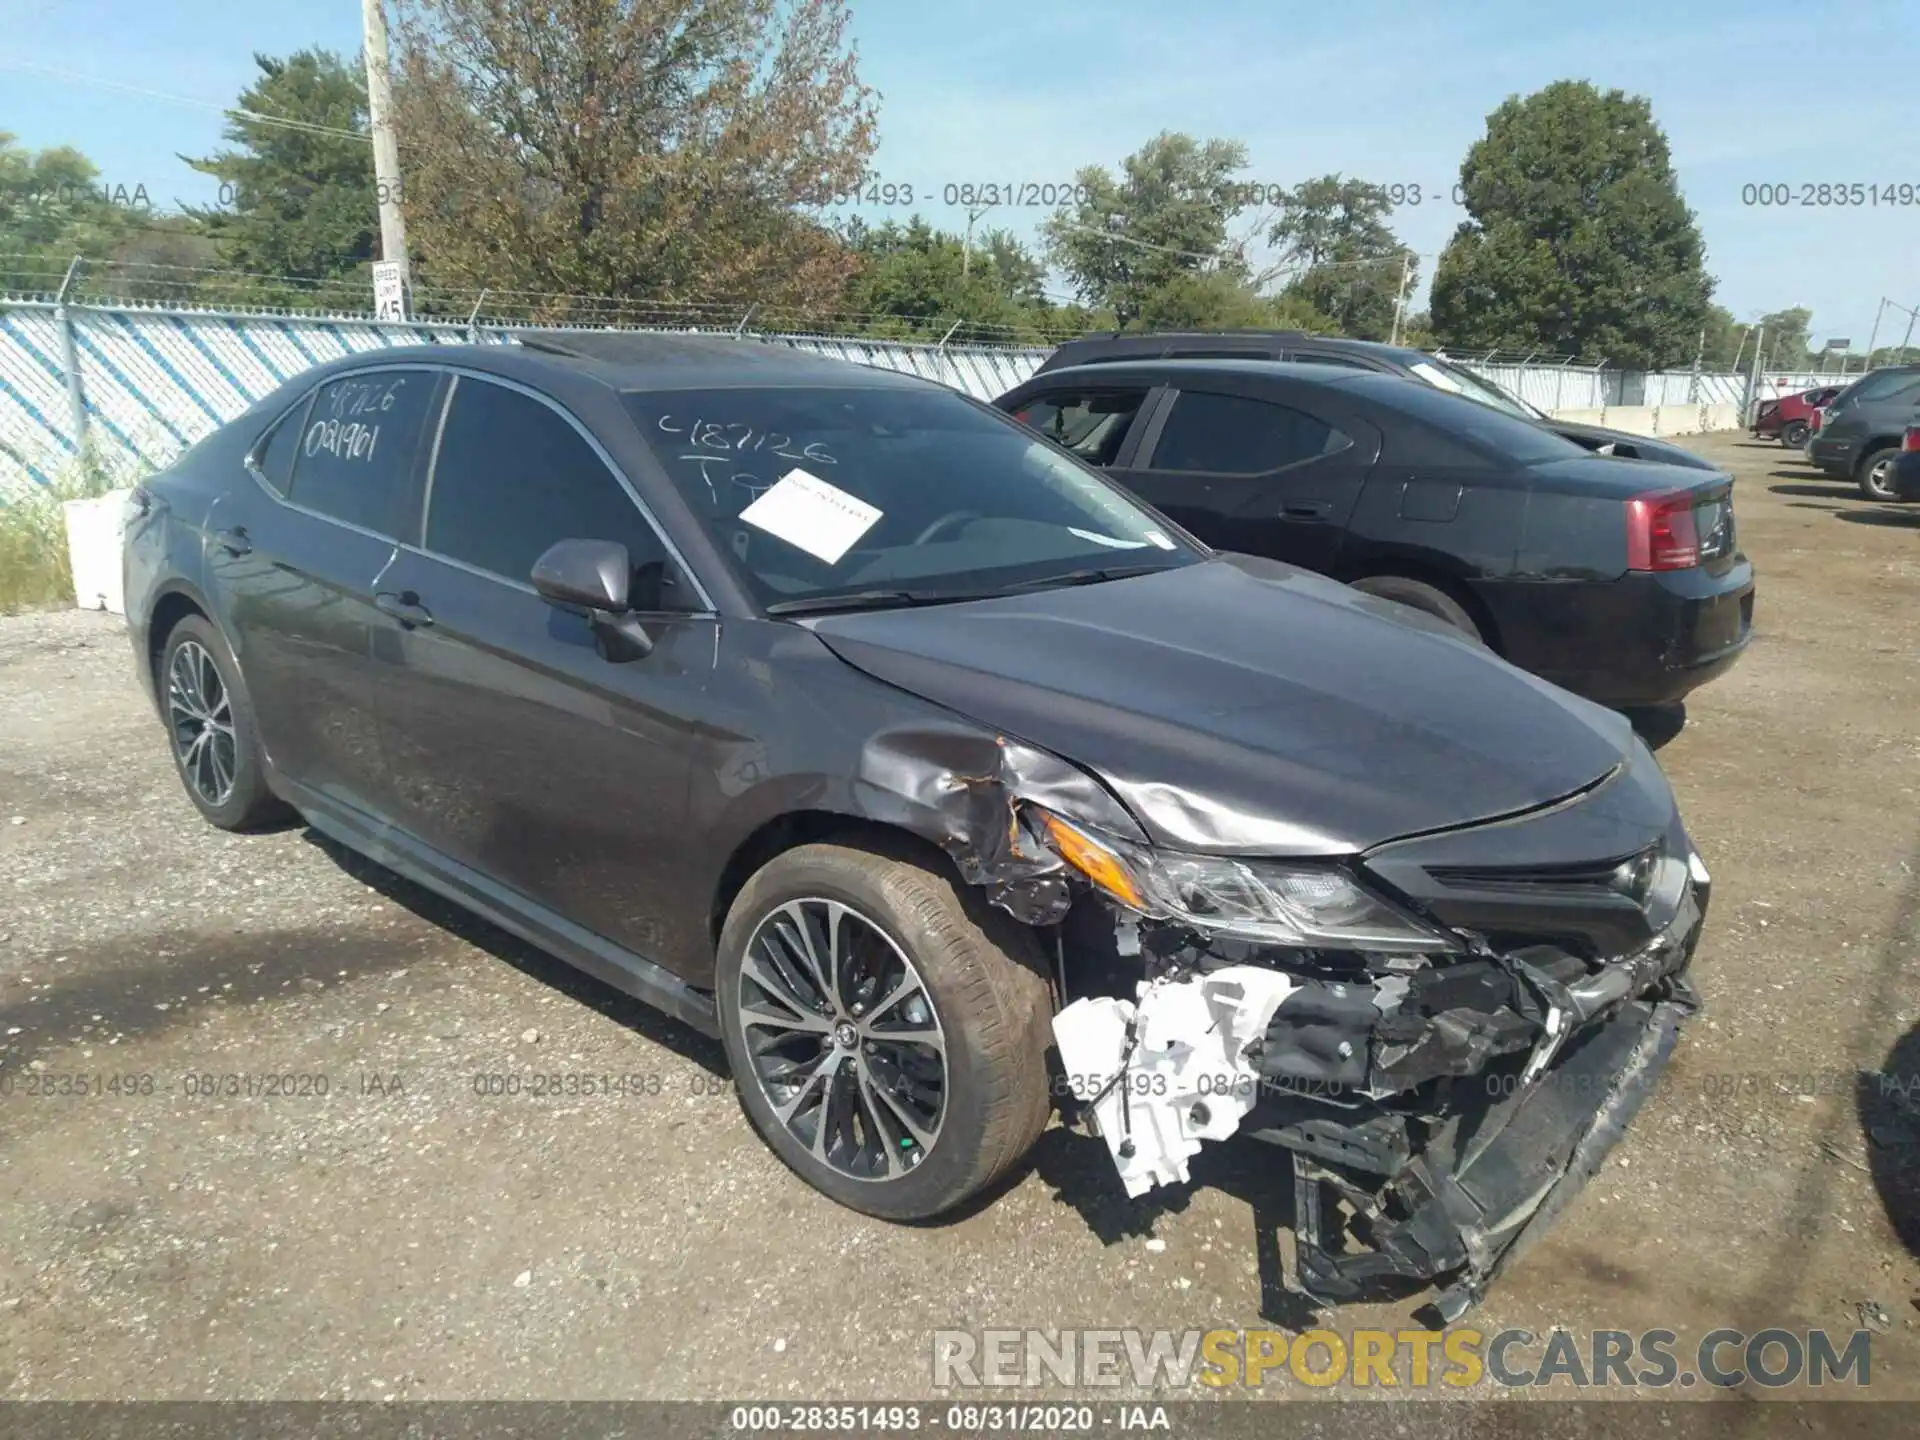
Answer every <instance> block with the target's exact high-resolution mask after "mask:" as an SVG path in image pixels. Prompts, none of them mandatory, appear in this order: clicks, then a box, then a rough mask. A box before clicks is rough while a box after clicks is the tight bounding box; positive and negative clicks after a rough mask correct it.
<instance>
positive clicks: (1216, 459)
mask: <svg viewBox="0 0 1920 1440" xmlns="http://www.w3.org/2000/svg"><path fill="white" fill-rule="evenodd" d="M1351 444H1353V441H1352V439H1351V438H1350V437H1348V436H1346V435H1344V434H1342V433H1341V432H1340V431H1338V430H1336V429H1334V428H1333V427H1332V426H1331V425H1329V424H1328V423H1327V422H1326V421H1324V420H1322V419H1319V418H1318V417H1317V416H1313V415H1308V414H1306V413H1305V412H1304V411H1300V410H1294V409H1291V408H1289V407H1288V406H1285V405H1275V404H1273V403H1272V402H1270V401H1266V400H1252V399H1248V398H1247V397H1245V396H1242V395H1214V394H1210V393H1208V392H1207V391H1204V390H1183V391H1181V392H1180V397H1179V398H1178V399H1177V400H1175V401H1174V402H1173V413H1172V414H1171V415H1169V416H1168V417H1167V423H1166V426H1165V428H1164V429H1162V430H1161V432H1160V442H1159V444H1158V445H1156V446H1155V447H1154V452H1153V465H1152V468H1153V469H1155V470H1181V471H1197V472H1202V473H1207V474H1215V475H1261V474H1265V473H1266V472H1267V471H1269V470H1280V469H1284V468H1285V467H1286V466H1289V465H1298V464H1301V463H1302V462H1303V461H1307V460H1314V459H1317V458H1319V457H1320V456H1322V455H1332V454H1334V453H1336V452H1337V451H1340V450H1344V449H1346V448H1347V447H1348V446H1349V445H1351Z"/></svg>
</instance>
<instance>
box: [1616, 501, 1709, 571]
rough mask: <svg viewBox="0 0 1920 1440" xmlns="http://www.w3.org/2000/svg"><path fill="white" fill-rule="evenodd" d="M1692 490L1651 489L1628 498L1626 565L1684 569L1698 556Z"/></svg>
mask: <svg viewBox="0 0 1920 1440" xmlns="http://www.w3.org/2000/svg"><path fill="white" fill-rule="evenodd" d="M1696 498H1697V497H1696V496H1695V493H1694V492H1693V491H1691V490H1652V491H1648V492H1647V493H1646V494H1644V495H1636V496H1634V497H1633V499H1631V500H1629V501H1627V568H1628V569H1629V570H1687V569H1691V568H1692V567H1693V566H1695V565H1698V564H1699V563H1700V559H1701V553H1700V552H1701V547H1700V527H1699V525H1698V523H1697V522H1696V521H1695V518H1694V513H1693V512H1694V505H1695V503H1696Z"/></svg>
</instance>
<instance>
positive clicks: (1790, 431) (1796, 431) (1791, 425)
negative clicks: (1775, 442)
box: [1780, 420, 1807, 450]
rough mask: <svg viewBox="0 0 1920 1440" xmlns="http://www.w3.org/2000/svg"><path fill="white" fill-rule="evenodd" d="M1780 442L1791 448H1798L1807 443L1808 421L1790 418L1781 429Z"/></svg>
mask: <svg viewBox="0 0 1920 1440" xmlns="http://www.w3.org/2000/svg"><path fill="white" fill-rule="evenodd" d="M1780 443H1781V444H1782V445H1784V446H1786V447H1787V448H1788V449H1789V450H1798V449H1799V448H1800V447H1801V446H1802V445H1804V444H1806V443H1807V422H1806V421H1804V420H1789V421H1788V422H1787V423H1786V425H1785V426H1784V427H1782V429H1781V431H1780Z"/></svg>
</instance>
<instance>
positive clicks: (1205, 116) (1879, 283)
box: [0, 0, 1920, 348]
mask: <svg viewBox="0 0 1920 1440" xmlns="http://www.w3.org/2000/svg"><path fill="white" fill-rule="evenodd" d="M852 10H853V28H854V35H855V39H856V41H857V42H858V44H859V47H860V54H861V70H862V75H863V77H864V78H865V79H866V81H867V82H868V83H869V84H871V85H873V86H874V87H875V88H877V89H878V90H879V91H880V92H881V95H882V102H881V109H880V133H881V142H880V149H879V152H878V154H877V156H876V157H875V161H874V169H875V170H876V171H877V172H878V173H879V174H880V175H881V176H883V177H885V178H886V179H888V180H892V181H895V182H904V183H907V184H912V185H913V186H914V187H915V189H916V192H918V193H920V194H926V193H929V192H930V193H931V196H932V199H933V202H934V203H933V204H931V205H929V206H923V207H922V208H923V209H924V212H925V213H926V214H927V215H928V216H929V218H932V219H934V220H936V221H937V222H939V223H944V224H948V225H957V222H958V221H959V219H960V215H959V213H958V211H956V210H953V209H949V208H948V207H945V206H943V205H942V204H941V203H939V202H940V191H941V188H942V187H943V186H944V185H946V184H948V183H955V184H958V183H962V182H966V181H974V182H981V181H995V180H998V181H1003V182H1004V181H1013V182H1019V183H1024V182H1028V181H1033V182H1047V181H1067V180H1070V179H1071V178H1072V175H1073V172H1074V170H1075V169H1077V168H1078V167H1079V166H1082V165H1086V164H1104V165H1109V166H1111V165H1114V164H1116V163H1117V162H1118V161H1119V160H1120V158H1121V157H1122V156H1124V155H1125V154H1127V153H1128V152H1130V151H1132V150H1134V149H1136V148H1138V146H1139V145H1140V144H1142V143H1143V142H1144V141H1146V140H1147V139H1149V138H1150V137H1151V136H1152V135H1153V134H1155V133H1156V132H1157V131H1159V130H1162V129H1173V130H1185V131H1188V132H1190V133H1192V134H1195V135H1199V136H1223V137H1232V138H1237V139H1240V140H1243V141H1245V142H1246V145H1247V147H1248V151H1249V155H1250V158H1251V162H1252V163H1251V165H1250V167H1249V169H1248V171H1247V173H1246V177H1245V178H1246V179H1248V180H1250V181H1257V182H1260V183H1262V184H1265V183H1274V184H1278V185H1282V186H1284V185H1290V184H1293V183H1296V182H1297V181H1300V180H1303V179H1307V178H1309V177H1311V176H1314V175H1319V174H1324V173H1326V172H1328V171H1340V172H1342V173H1344V174H1348V175H1356V176H1360V177H1362V178H1365V179H1368V180H1372V181H1375V182H1378V183H1382V184H1417V185H1420V186H1421V187H1423V189H1424V190H1426V191H1427V192H1428V198H1427V199H1426V200H1425V201H1424V203H1422V204H1421V205H1420V206H1418V207H1403V208H1402V209H1401V210H1400V211H1399V213H1398V215H1397V216H1396V218H1395V225H1396V228H1397V229H1398V231H1399V233H1400V235H1401V237H1402V238H1403V239H1404V240H1405V241H1406V242H1407V243H1408V244H1409V245H1411V246H1412V247H1413V248H1414V249H1416V250H1418V251H1421V252H1425V258H1424V259H1423V262H1422V263H1423V267H1424V268H1425V269H1427V270H1429V271H1430V270H1431V267H1432V257H1433V255H1434V254H1437V252H1438V251H1439V250H1440V248H1441V247H1442V246H1443V245H1444V244H1445V243H1446V240H1447V237H1448V236H1449V235H1450V234H1451V232H1452V229H1453V226H1454V225H1455V224H1456V223H1457V222H1458V221H1459V219H1460V218H1462V217H1461V213H1460V212H1459V211H1458V210H1456V209H1455V208H1454V207H1453V206H1452V205H1451V204H1450V203H1449V200H1448V195H1447V192H1448V191H1449V190H1450V188H1451V186H1452V185H1453V183H1454V181H1455V180H1456V179H1457V178H1458V171H1459V164H1460V160H1461V158H1462V156H1463V155H1464V154H1465V152H1466V149H1467V147H1468V146H1469V145H1470V144H1471V143H1472V142H1473V140H1474V139H1475V138H1476V137H1477V136H1478V135H1479V134H1480V133H1481V131H1482V127H1483V125H1484V122H1485V117H1486V114H1487V112H1488V111H1489V110H1491V109H1492V108H1493V107H1494V106H1496V105H1498V104H1499V103H1500V101H1501V100H1502V99H1504V98H1505V97H1506V96H1508V95H1510V94H1514V93H1524V92H1526V91H1530V90H1533V89H1536V88H1538V87H1539V86H1541V85H1544V84H1546V83H1548V82H1549V81H1552V80H1556V79H1561V78H1566V77H1574V78H1583V79H1590V80H1592V81H1594V82H1595V83H1596V84H1599V85H1602V86H1619V87H1621V88H1623V89H1626V90H1629V91H1632V92H1635V93H1638V94H1643V95H1647V96H1649V97H1650V98H1651V99H1652V101H1653V109H1654V115H1655V118H1656V119H1657V120H1658V121H1659V122H1660V123H1661V124H1662V125H1663V126H1664V127H1665V129H1666V131H1667V134H1668V137H1669V139H1670V140H1671V142H1672V147H1673V153H1674V159H1675V163H1676V166H1677V168H1678V170H1679V174H1680V182H1681V187H1682V190H1683V191H1684V193H1685V195H1686V198H1687V201H1688V203H1689V204H1690V205H1691V206H1692V207H1693V208H1694V210H1695V211H1696V212H1697V213H1698V215H1699V219H1700V224H1701V228H1702V231H1703V233H1704V235H1705V237H1706V243H1707V251H1708V266H1709V269H1710V270H1711V271H1712V272H1713V273H1714V274H1715V275H1716V276H1717V277H1718V280H1719V288H1718V291H1717V296H1716V298H1717V299H1718V300H1719V301H1720V302H1721V303H1722V304H1724V305H1726V306H1727V307H1728V308H1729V309H1730V310H1732V311H1733V312H1734V313H1735V314H1736V315H1737V316H1739V317H1740V318H1741V319H1743V320H1744V319H1749V318H1751V317H1753V316H1754V315H1757V314H1758V313H1760V312H1761V311H1764V310H1770V309H1776V308H1780V307H1783V306H1787V305H1795V304H1800V305H1807V306H1809V307H1811V308H1812V310H1813V312H1814V332H1815V337H1816V340H1823V339H1825V338H1827V337H1829V336H1846V337H1849V338H1851V339H1852V340H1853V342H1854V344H1855V346H1856V348H1864V346H1865V344H1866V338H1867V334H1868V331H1869V329H1870V328H1871V326H1872V324H1873V322H1874V317H1875V313H1876V310H1877V308H1878V306H1879V301H1880V298H1881V296H1883V295H1891V296H1892V297H1893V298H1894V299H1896V300H1898V301H1899V302H1900V303H1902V304H1905V305H1920V264H1916V256H1920V205H1914V206H1908V207H1906V208H1904V209H1902V208H1878V209H1865V210H1846V209H1838V208H1824V209H1823V208H1817V207H1816V208H1798V207H1795V208H1789V209H1780V208H1770V207H1763V206H1755V205H1750V204H1743V203H1742V187H1743V186H1745V185H1748V184H1754V183H1760V182H1779V183H1784V184H1787V185H1791V186H1794V187H1796V188H1797V187H1798V186H1799V185H1800V184H1802V183H1804V182H1821V181H1828V182H1845V183H1851V182H1856V181H1857V182H1862V183H1866V184H1887V183H1894V184H1901V183H1904V184H1906V185H1908V186H1909V187H1914V188H1920V102H1916V101H1915V99H1914V95H1913V87H1912V83H1911V78H1910V75H1909V74H1908V73H1907V68H1908V66H1909V64H1910V61H1911V58H1912V57H1913V55H1915V54H1916V53H1920V6H1917V5H1914V4H1913V3H1911V0H1853V3H1836V4H1826V3H1813V0H1797V3H1778V0H1746V3H1725V0H1685V3H1665V4H1654V3H1645V0H1612V3H1610V4H1608V5H1605V6H1593V5H1578V6H1575V5H1564V4H1563V5H1554V6H1549V5H1542V4H1539V3H1533V4H1521V3H1517V0H1478V3H1475V4H1472V5H1467V4H1433V3H1428V4H1406V3H1388V0H1377V3H1374V0H1342V3H1341V4H1339V5H1321V4H1315V5H1304V4H1298V3H1288V0H1264V3H1251V0H1249V3H1227V0H1185V3H1182V4H1177V5H1168V4H1166V3H1164V0H1045V3H1041V0H1024V3H1012V0H976V3H969V4H966V5H964V6H961V5H948V4H934V3H930V0H852ZM359 16H360V6H359V4H358V3H357V0H282V3H280V4H276V5H272V6H268V5H263V4H258V3H253V4H242V3H236V0H162V3H160V4H152V3H137V0H0V34H4V35H5V36H6V42H5V45H4V46H3V47H0V129H5V130H10V131H12V132H14V133H15V134H16V135H17V136H19V138H20V139H21V140H22V141H23V142H24V143H26V144H27V145H29V146H33V147H35V148H38V147H40V146H45V145H54V144H62V143H67V144H73V145H77V146H78V147H80V148H81V149H82V150H84V151H85V152H87V154H88V155H90V156H91V157H92V158H93V160H94V162H95V163H96V164H97V165H99V167H100V169H101V171H102V180H103V181H104V182H105V183H107V184H109V185H126V186H127V187H128V188H129V189H131V188H132V187H133V186H134V185H135V184H144V185H145V186H146V188H147V190H148V192H149V194H151V195H152V196H153V197H154V199H155V202H156V203H158V204H163V205H164V204H171V203H172V202H173V201H174V200H176V199H179V200H188V201H194V202H200V203H204V202H206V201H209V200H211V199H212V198H213V196H212V194H211V192H210V189H209V186H208V184H207V182H206V181H205V180H204V179H203V178H202V177H200V176H198V175H196V174H195V173H194V172H192V171H191V170H189V169H188V168H187V167H186V166H185V165H184V164H182V163H181V162H180V161H179V159H178V158H177V156H178V155H179V154H181V153H186V154H195V155H198V154H205V153H209V152H211V151H212V150H213V149H215V148H217V147H218V145H219V143H220V138H219V137H220V116H219V114H218V108H217V107H219V106H220V105H222V104H226V103H230V102H231V101H232V100H233V98H234V97H235V96H236V95H237V94H238V93H239V91H240V89H241V88H242V87H243V86H244V85H245V84H247V83H248V82H249V80H250V79H251V77H252V75H253V74H254V70H253V66H252V62H251V57H252V55H253V53H254V52H255V51H263V52H266V53H268V54H284V53H286V52H288V51H290V50H294V49H297V48H299V47H301V46H303V45H310V44H319V45H323V46H327V47H330V48H334V49H338V50H341V51H343V52H346V53H349V54H351V53H354V52H355V51H356V50H357V47H358V42H359ZM1823 55H1825V56H1829V57H1832V58H1831V59H1822V56H1823ZM1874 57H1883V58H1884V59H1885V60H1886V61H1887V62H1888V69H1887V71H1886V75H1885V83H1878V82H1875V81H1874V80H1873V79H1872V76H1873V72H1874V69H1875V62H1874ZM1902 57H1904V58H1902ZM29 67H52V68H55V69H59V70H64V71H69V72H72V73H73V74H75V75H84V76H87V77H91V80H93V81H95V82H100V81H106V82H113V84H114V85H118V86H122V87H129V88H124V89H114V88H109V87H108V86H107V85H105V84H100V83H82V82H80V81H77V80H74V79H68V78H61V77H56V76H52V75H48V74H46V73H45V72H44V68H41V69H35V68H29ZM139 91H153V92H161V94H163V95H165V96H170V97H182V98H184V99H186V100H191V101H196V102H199V103H198V104H183V103H179V100H178V99H164V98H159V96H157V95H148V94H141V93H136V92H139ZM1433 192H1438V194H1437V198H1436V197H1435V195H1434V193H1433ZM868 213H869V215H870V218H873V219H876V220H878V219H881V218H884V217H885V215H886V214H887V213H896V214H898V215H899V216H900V217H901V218H904V217H905V215H906V213H908V212H907V211H906V210H904V209H902V210H899V211H896V212H887V211H884V210H878V209H875V210H871V211H869V212H868ZM1044 213H1045V212H1044V211H1042V210H1039V209H1017V210H1009V209H1002V210H1000V211H997V212H994V213H993V214H991V215H990V216H989V217H987V219H986V221H985V222H984V223H986V224H1006V225H1008V226H1009V227H1010V228H1013V229H1014V230H1016V231H1018V232H1021V233H1025V234H1031V233H1032V231H1033V228H1034V226H1035V225H1036V224H1037V223H1038V221H1039V220H1040V218H1041V217H1042V216H1043V215H1044ZM1905 324H1906V317H1905V316H1904V315H1899V316H1895V315H1893V313H1892V312H1891V311H1890V312H1889V314H1888V318H1887V319H1886V320H1885V321H1883V323H1882V325H1881V332H1880V339H1881V342H1882V343H1886V341H1887V340H1888V338H1889V330H1891V331H1892V332H1893V333H1892V337H1891V338H1892V339H1894V340H1898V339H1899V332H1900V330H1901V329H1903V328H1904V326H1905Z"/></svg>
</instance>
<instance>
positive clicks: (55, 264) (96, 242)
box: [0, 130, 145, 293]
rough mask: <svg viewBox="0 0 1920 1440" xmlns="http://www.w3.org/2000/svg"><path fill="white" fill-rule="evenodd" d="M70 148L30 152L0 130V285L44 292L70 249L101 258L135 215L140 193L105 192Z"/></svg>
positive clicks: (55, 283)
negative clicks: (130, 194) (129, 194)
mask: <svg viewBox="0 0 1920 1440" xmlns="http://www.w3.org/2000/svg"><path fill="white" fill-rule="evenodd" d="M99 177H100V172H99V171H98V170H97V169H95V168H94V165H93V162H92V161H90V160H88V159H87V157H86V156H84V155H82V154H81V153H80V152H79V151H78V150H75V149H73V148H72V147H71V146H67V145H60V146H55V147H53V148H50V149H46V150H39V151H32V150H28V149H26V148H25V147H23V146H22V145H20V144H19V143H18V142H17V141H16V140H15V138H14V137H13V136H12V135H10V134H8V133H7V132H6V131H4V130H0V288H8V289H16V290H24V291H39V292H46V293H51V292H54V291H57V290H58V289H59V287H60V281H61V279H62V277H63V276H64V275H65V274H66V270H67V266H68V264H69V263H70V262H71V261H72V259H73V257H74V256H75V255H86V256H91V257H95V258H98V257H102V256H105V255H107V254H109V253H111V251H112V249H113V247H114V246H115V245H117V244H119V243H120V242H121V241H123V240H124V239H125V238H126V237H127V235H128V234H129V233H130V232H131V231H132V230H133V229H134V228H135V226H136V225H137V224H138V223H139V221H140V219H141V214H140V212H141V211H142V210H143V209H144V206H143V205H142V204H141V203H140V202H141V201H142V200H143V199H144V198H145V195H144V192H143V191H142V192H136V193H135V194H134V195H132V196H128V195H125V194H124V193H122V192H120V191H117V190H116V191H113V192H109V191H107V190H105V189H103V188H102V187H101V185H100V183H99Z"/></svg>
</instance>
